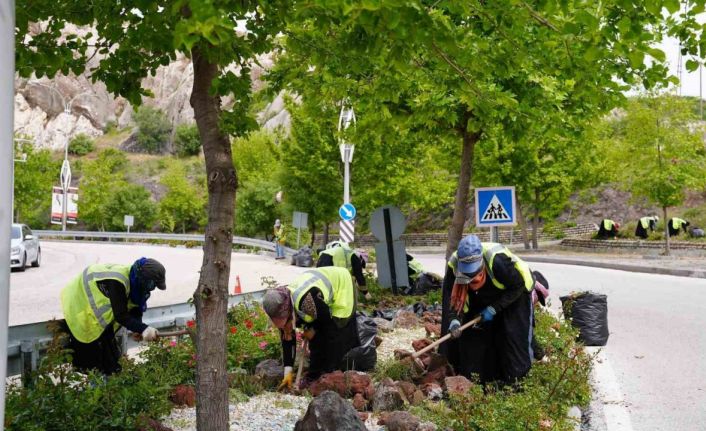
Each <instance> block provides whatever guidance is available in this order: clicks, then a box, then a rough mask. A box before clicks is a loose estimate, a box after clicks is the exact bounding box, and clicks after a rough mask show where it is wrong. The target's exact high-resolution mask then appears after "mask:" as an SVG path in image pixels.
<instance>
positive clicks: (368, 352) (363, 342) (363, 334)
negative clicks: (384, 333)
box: [343, 314, 378, 371]
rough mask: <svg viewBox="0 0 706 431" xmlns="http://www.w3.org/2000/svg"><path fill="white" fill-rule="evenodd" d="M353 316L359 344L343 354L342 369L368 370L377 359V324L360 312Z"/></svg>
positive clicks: (373, 366)
mask: <svg viewBox="0 0 706 431" xmlns="http://www.w3.org/2000/svg"><path fill="white" fill-rule="evenodd" d="M355 318H356V327H357V330H358V341H359V342H360V345H359V346H358V347H354V348H352V349H351V350H349V351H348V353H346V354H345V355H344V356H343V364H344V365H345V367H344V369H348V370H357V371H370V370H372V369H374V368H375V364H376V363H377V360H378V354H377V350H376V347H377V346H376V345H375V336H376V335H377V334H378V325H377V324H376V323H375V321H374V320H373V319H371V318H370V317H366V316H364V315H362V314H357V315H356V317H355Z"/></svg>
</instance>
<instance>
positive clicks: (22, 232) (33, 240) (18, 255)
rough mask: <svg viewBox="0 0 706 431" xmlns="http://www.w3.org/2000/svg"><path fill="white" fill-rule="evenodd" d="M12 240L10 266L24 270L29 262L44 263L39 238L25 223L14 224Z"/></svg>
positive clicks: (33, 263) (37, 264)
mask: <svg viewBox="0 0 706 431" xmlns="http://www.w3.org/2000/svg"><path fill="white" fill-rule="evenodd" d="M11 238H12V239H11V241H10V268H17V269H18V271H24V270H25V268H26V267H27V264H28V263H30V264H31V265H32V266H33V267H35V268H36V267H38V266H39V265H40V264H41V263H42V248H41V246H40V245H39V239H37V237H36V236H34V234H33V233H32V230H31V229H30V228H29V227H28V226H27V225H25V224H14V223H13V225H12V232H11Z"/></svg>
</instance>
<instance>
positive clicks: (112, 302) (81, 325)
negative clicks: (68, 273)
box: [61, 257, 167, 375]
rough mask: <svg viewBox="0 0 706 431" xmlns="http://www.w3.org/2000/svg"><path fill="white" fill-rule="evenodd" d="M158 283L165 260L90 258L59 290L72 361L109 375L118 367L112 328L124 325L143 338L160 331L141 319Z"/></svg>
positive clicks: (153, 336)
mask: <svg viewBox="0 0 706 431" xmlns="http://www.w3.org/2000/svg"><path fill="white" fill-rule="evenodd" d="M155 288H157V289H160V290H165V289H166V288H167V285H166V283H165V270H164V266H163V265H162V264H161V263H159V262H157V261H156V260H154V259H147V258H144V257H143V258H140V259H138V260H137V261H135V263H133V264H132V265H117V264H93V265H90V266H88V267H87V268H86V269H84V270H83V272H82V273H81V274H79V275H78V276H77V277H76V278H74V279H73V280H72V281H71V282H70V283H69V284H68V285H67V286H66V287H64V289H63V290H62V291H61V306H62V308H63V311H64V318H65V319H66V326H67V329H68V331H69V333H70V339H69V347H70V349H71V350H73V365H74V366H75V367H76V368H78V369H79V370H84V371H86V370H90V369H96V370H98V371H100V372H102V373H103V374H106V375H110V374H113V373H116V372H118V371H120V364H119V363H118V360H119V358H120V350H119V349H118V344H117V342H116V340H115V332H116V331H117V330H118V329H119V327H120V326H124V327H126V328H127V329H128V331H131V332H133V333H135V334H137V337H136V338H139V339H142V340H144V341H154V340H156V339H157V338H158V336H159V333H158V332H157V330H156V329H155V328H152V327H150V326H147V325H145V324H144V323H142V313H143V312H144V311H145V310H146V309H147V299H148V298H149V297H150V295H151V293H152V291H153V290H154V289H155Z"/></svg>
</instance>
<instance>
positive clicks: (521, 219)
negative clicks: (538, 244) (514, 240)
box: [517, 201, 530, 250]
mask: <svg viewBox="0 0 706 431" xmlns="http://www.w3.org/2000/svg"><path fill="white" fill-rule="evenodd" d="M517 220H518V221H519V222H520V231H521V232H522V242H523V243H524V245H525V250H529V249H530V243H529V236H528V235H527V221H526V220H525V216H524V215H522V205H520V202H519V201H518V202H517Z"/></svg>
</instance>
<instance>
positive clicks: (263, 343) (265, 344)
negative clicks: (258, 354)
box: [258, 341, 268, 350]
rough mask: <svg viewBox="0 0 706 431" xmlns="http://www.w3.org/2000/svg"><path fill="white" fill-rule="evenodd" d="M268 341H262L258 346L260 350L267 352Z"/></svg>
mask: <svg viewBox="0 0 706 431" xmlns="http://www.w3.org/2000/svg"><path fill="white" fill-rule="evenodd" d="M267 344H268V343H267V341H261V342H260V344H258V347H260V350H265V347H267Z"/></svg>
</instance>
